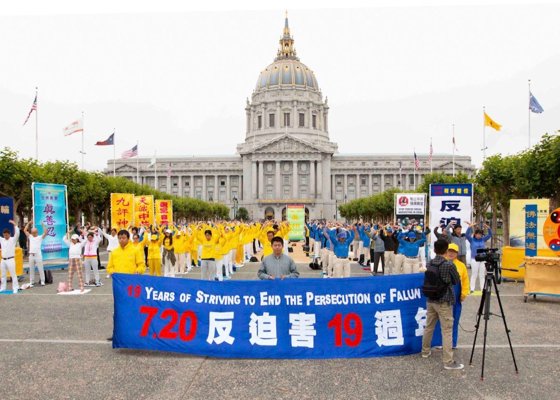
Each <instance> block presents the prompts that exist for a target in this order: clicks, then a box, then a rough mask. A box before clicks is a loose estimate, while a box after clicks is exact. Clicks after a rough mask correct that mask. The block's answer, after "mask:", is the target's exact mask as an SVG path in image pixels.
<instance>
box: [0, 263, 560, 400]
mask: <svg viewBox="0 0 560 400" xmlns="http://www.w3.org/2000/svg"><path fill="white" fill-rule="evenodd" d="M296 256H297V258H300V259H301V254H297V253H296ZM103 258H104V259H105V260H106V255H104V257H103ZM298 268H299V269H300V272H301V276H302V277H306V278H320V277H321V276H320V274H319V272H318V271H313V270H311V269H310V268H309V267H308V266H307V265H306V264H305V263H298ZM257 269H258V264H247V265H246V266H245V267H243V268H242V269H241V270H240V271H239V272H237V273H235V274H234V276H233V279H256V275H257ZM102 272H105V271H102ZM352 275H353V276H362V277H366V276H369V273H368V272H366V271H363V270H362V268H361V267H360V266H359V265H358V264H356V263H353V264H352ZM66 278H67V273H66V271H56V272H55V273H54V281H55V282H54V284H53V285H48V286H46V287H35V288H33V289H30V290H25V291H23V292H22V293H20V294H18V295H3V296H0V304H1V306H2V310H3V312H4V318H3V319H2V324H1V330H0V332H1V333H0V353H1V365H2V375H1V376H2V377H1V381H0V382H1V386H0V388H1V389H0V390H1V396H0V397H1V398H2V399H24V398H25V399H32V398H34V399H296V398H297V399H446V398H451V399H557V398H560V387H559V386H558V383H557V377H558V376H559V375H560V367H559V364H558V358H559V356H560V338H559V335H558V331H559V328H560V299H558V298H552V297H539V298H537V299H536V300H533V299H531V300H529V302H528V303H524V302H523V296H522V293H523V283H513V282H510V283H504V284H502V285H501V287H500V290H501V295H502V301H503V305H504V308H505V312H506V316H507V321H508V324H509V326H510V329H511V331H512V332H511V337H512V341H513V343H514V349H515V355H516V358H517V363H518V366H519V371H520V373H519V375H516V374H515V372H514V367H513V363H512V359H511V354H510V351H509V347H508V346H507V338H506V335H505V333H504V328H503V324H502V321H501V320H500V318H498V317H496V316H493V317H492V318H491V320H490V323H489V326H490V329H489V335H488V343H489V345H488V348H487V362H486V372H485V380H484V381H483V382H481V381H480V360H481V355H482V350H481V349H477V350H476V353H475V359H474V363H473V366H472V367H469V366H468V360H469V357H470V350H471V345H472V341H473V333H472V331H473V330H474V322H475V317H476V311H477V307H478V305H479V302H480V296H470V297H468V298H467V300H466V301H465V305H464V307H463V315H462V318H461V329H460V331H459V348H458V349H457V350H456V359H457V360H458V361H459V362H462V363H464V364H465V369H464V370H463V371H445V370H443V368H442V364H441V350H434V351H433V353H432V356H431V357H430V358H428V359H422V358H421V357H420V354H416V355H411V356H406V357H389V358H364V359H328V360H252V359H217V358H210V357H199V356H190V355H185V354H176V353H163V352H155V351H138V350H113V349H112V347H111V344H110V342H108V341H107V340H106V338H107V337H109V336H110V335H111V333H112V313H113V297H112V287H111V280H110V279H105V274H102V278H103V279H102V281H103V282H104V284H105V285H104V286H103V287H100V288H91V289H92V291H91V292H90V293H88V294H86V295H83V296H60V295H57V294H56V287H57V285H58V282H59V281H63V280H65V279H66ZM183 278H188V279H200V270H199V269H195V270H194V271H193V272H191V273H189V274H188V275H184V276H183ZM370 279H376V278H374V277H370ZM216 284H217V285H218V284H227V282H224V283H218V282H216ZM9 287H10V286H9ZM492 310H493V311H495V312H497V311H498V305H497V302H496V301H495V299H493V300H492ZM481 332H482V331H481ZM481 339H482V337H480V339H479V343H482V341H481Z"/></svg>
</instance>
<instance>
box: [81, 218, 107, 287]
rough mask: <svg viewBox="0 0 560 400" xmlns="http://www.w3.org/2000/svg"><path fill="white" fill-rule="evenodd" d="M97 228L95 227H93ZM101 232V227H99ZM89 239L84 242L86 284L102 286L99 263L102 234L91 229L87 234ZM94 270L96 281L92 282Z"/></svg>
mask: <svg viewBox="0 0 560 400" xmlns="http://www.w3.org/2000/svg"><path fill="white" fill-rule="evenodd" d="M93 229H95V227H93ZM98 232H99V228H98ZM83 237H84V232H83V231H82V238H83ZM86 237H87V240H86V241H85V243H84V266H85V267H86V282H85V284H84V286H98V287H99V286H102V285H103V284H102V283H101V280H100V278H99V264H98V263H97V248H98V247H99V243H101V236H100V235H99V233H94V232H93V231H91V230H90V231H89V232H88V233H87V235H86ZM92 270H93V275H94V277H95V283H94V284H90V280H89V277H90V273H91V271H92Z"/></svg>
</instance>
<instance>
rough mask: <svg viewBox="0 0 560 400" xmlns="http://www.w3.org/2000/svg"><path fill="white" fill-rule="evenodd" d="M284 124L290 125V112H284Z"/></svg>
mask: <svg viewBox="0 0 560 400" xmlns="http://www.w3.org/2000/svg"><path fill="white" fill-rule="evenodd" d="M284 126H290V113H289V112H287V113H284Z"/></svg>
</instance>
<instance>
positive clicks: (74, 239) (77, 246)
mask: <svg viewBox="0 0 560 400" xmlns="http://www.w3.org/2000/svg"><path fill="white" fill-rule="evenodd" d="M70 235H72V231H68V234H67V235H65V236H64V237H63V238H62V240H63V241H64V243H66V245H67V246H68V257H69V258H70V260H69V262H68V289H67V290H68V291H69V292H71V291H72V280H73V278H74V273H75V272H77V273H78V280H79V282H80V291H82V292H83V291H84V278H83V275H82V249H83V248H84V244H85V242H84V241H82V242H80V237H79V236H78V235H76V234H73V235H72V236H71V241H70V240H68V238H69V237H70Z"/></svg>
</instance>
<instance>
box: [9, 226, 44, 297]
mask: <svg viewBox="0 0 560 400" xmlns="http://www.w3.org/2000/svg"><path fill="white" fill-rule="evenodd" d="M8 222H9V223H10V224H12V225H13V226H14V236H11V232H10V230H9V229H4V230H3V231H2V238H0V247H2V262H1V264H0V268H1V271H2V283H1V285H0V292H5V291H6V285H7V284H8V271H9V272H10V276H11V277H12V291H13V292H14V293H17V292H18V290H19V283H18V278H17V274H16V260H15V257H16V243H17V241H18V238H19V228H18V226H17V225H16V223H15V222H14V221H12V220H9V221H8ZM43 279H44V278H43Z"/></svg>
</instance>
